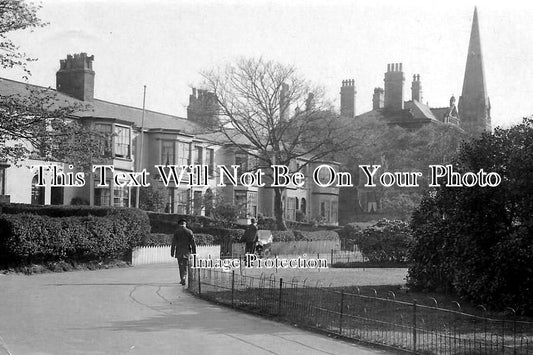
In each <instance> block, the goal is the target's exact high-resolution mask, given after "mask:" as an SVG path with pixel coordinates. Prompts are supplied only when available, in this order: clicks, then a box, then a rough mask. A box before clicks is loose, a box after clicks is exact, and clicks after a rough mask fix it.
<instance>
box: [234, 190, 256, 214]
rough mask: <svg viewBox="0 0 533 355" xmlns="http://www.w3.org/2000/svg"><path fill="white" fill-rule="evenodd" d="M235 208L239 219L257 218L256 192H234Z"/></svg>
mask: <svg viewBox="0 0 533 355" xmlns="http://www.w3.org/2000/svg"><path fill="white" fill-rule="evenodd" d="M234 203H235V206H237V207H238V208H239V211H240V212H239V217H240V218H247V217H256V216H257V192H256V191H235V200H234Z"/></svg>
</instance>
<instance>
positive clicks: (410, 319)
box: [188, 269, 533, 354]
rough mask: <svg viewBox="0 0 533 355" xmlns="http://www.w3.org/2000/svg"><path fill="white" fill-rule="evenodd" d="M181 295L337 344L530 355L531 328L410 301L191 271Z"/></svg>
mask: <svg viewBox="0 0 533 355" xmlns="http://www.w3.org/2000/svg"><path fill="white" fill-rule="evenodd" d="M188 288H189V291H191V292H192V293H193V294H196V295H198V296H200V297H201V298H205V299H208V300H211V301H215V302H219V303H223V304H226V305H231V306H232V307H235V308H239V309H242V310H246V311H249V312H254V313H258V314H263V315H270V316H276V317H279V318H281V319H285V320H288V321H290V322H292V323H297V324H299V325H301V326H304V327H308V328H316V329H319V330H321V331H325V332H329V333H333V334H336V335H340V336H342V337H345V338H350V339H355V340H359V341H365V342H370V343H375V344H380V345H384V346H387V347H392V348H396V349H400V350H404V351H407V352H411V353H417V354H530V353H531V354H533V322H527V321H521V320H519V319H518V318H517V317H514V319H510V320H509V319H491V318H487V317H481V316H477V315H472V314H467V313H463V312H461V311H455V310H450V309H444V308H439V306H438V304H437V303H436V301H435V306H433V307H432V306H427V305H421V304H418V303H417V301H415V300H413V302H405V301H399V300H396V295H395V294H394V292H392V291H389V292H388V293H387V294H386V295H378V292H377V291H376V290H375V289H373V290H366V289H359V288H353V289H355V290H356V291H355V292H347V291H346V289H343V288H335V287H322V286H320V283H319V282H317V283H316V284H313V285H311V284H309V283H308V282H307V281H303V282H300V281H298V280H297V279H296V278H293V279H292V280H288V281H287V280H283V279H282V278H276V277H275V276H274V275H273V274H272V275H270V276H266V275H263V274H262V275H261V276H260V277H253V276H247V275H242V274H241V273H240V272H239V271H238V270H237V271H235V270H234V271H227V272H224V271H221V270H217V269H191V270H190V273H189V286H188Z"/></svg>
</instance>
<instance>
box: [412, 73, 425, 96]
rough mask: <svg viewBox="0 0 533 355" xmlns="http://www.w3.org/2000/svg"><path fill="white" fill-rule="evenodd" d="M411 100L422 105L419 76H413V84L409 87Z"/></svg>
mask: <svg viewBox="0 0 533 355" xmlns="http://www.w3.org/2000/svg"><path fill="white" fill-rule="evenodd" d="M411 100H413V101H415V100H416V101H418V102H421V103H423V97H422V82H421V81H420V75H419V74H415V75H413V83H412V85H411Z"/></svg>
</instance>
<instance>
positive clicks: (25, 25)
mask: <svg viewBox="0 0 533 355" xmlns="http://www.w3.org/2000/svg"><path fill="white" fill-rule="evenodd" d="M39 9H40V6H37V5H34V4H32V3H28V2H26V1H24V0H0V63H1V65H2V67H3V68H13V67H22V69H23V70H24V71H25V72H26V74H27V75H29V74H30V72H29V70H28V69H27V67H26V65H27V63H28V62H31V61H33V60H34V59H31V58H28V57H27V56H26V54H25V53H23V52H20V49H19V47H18V46H17V45H16V44H15V43H13V42H12V41H11V40H10V39H9V37H8V34H9V33H10V32H13V31H18V30H26V29H33V28H36V27H42V26H45V25H46V24H45V23H43V22H42V21H41V20H40V19H39V18H38V17H37V11H38V10H39Z"/></svg>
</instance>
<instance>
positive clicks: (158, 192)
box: [139, 176, 169, 212]
mask: <svg viewBox="0 0 533 355" xmlns="http://www.w3.org/2000/svg"><path fill="white" fill-rule="evenodd" d="M147 182H148V183H150V186H148V187H141V188H139V208H140V209H142V210H145V211H153V212H164V211H165V208H166V206H167V203H168V196H169V195H168V189H167V188H166V187H165V186H164V185H163V184H161V183H160V182H159V181H158V180H157V179H154V178H153V177H151V176H148V181H147Z"/></svg>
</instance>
